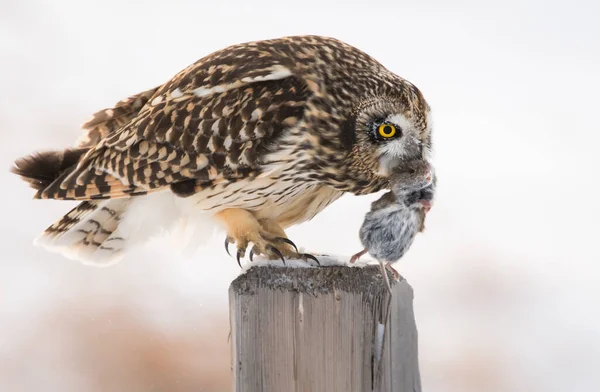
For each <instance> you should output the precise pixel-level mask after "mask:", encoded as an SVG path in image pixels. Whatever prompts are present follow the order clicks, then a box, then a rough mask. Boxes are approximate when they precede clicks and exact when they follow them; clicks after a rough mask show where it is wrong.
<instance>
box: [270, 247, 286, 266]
mask: <svg viewBox="0 0 600 392" xmlns="http://www.w3.org/2000/svg"><path fill="white" fill-rule="evenodd" d="M267 250H269V251H270V252H272V253H274V254H276V255H277V256H279V258H280V259H281V261H282V262H283V265H285V259H284V258H283V254H282V253H281V252H280V251H279V249H277V248H276V247H274V246H273V245H267Z"/></svg>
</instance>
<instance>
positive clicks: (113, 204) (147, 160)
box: [12, 36, 431, 265]
mask: <svg viewBox="0 0 600 392" xmlns="http://www.w3.org/2000/svg"><path fill="white" fill-rule="evenodd" d="M429 116H430V108H429V105H428V104H427V102H426V101H425V99H424V97H423V95H422V93H421V92H420V91H419V90H418V89H417V88H416V87H415V86H414V85H413V84H411V83H409V82H408V81H406V80H405V79H403V78H401V77H399V76H397V75H396V74H394V73H392V72H391V71H389V70H388V69H386V68H385V67H384V66H383V65H381V64H380V63H379V62H377V61H376V60H375V59H374V58H372V57H371V56H369V55H368V54H366V53H364V52H362V51H361V50H359V49H357V48H355V47H353V46H350V45H348V44H346V43H344V42H341V41H339V40H337V39H334V38H328V37H321V36H295V37H284V38H279V39H271V40H263V41H256V42H249V43H243V44H238V45H233V46H230V47H227V48H225V49H222V50H219V51H217V52H214V53H212V54H210V55H208V56H206V57H204V58H202V59H200V60H198V61H197V62H195V63H194V64H191V65H190V66H188V67H187V68H185V69H184V70H182V71H181V72H179V73H178V74H176V75H175V76H174V77H172V78H171V79H170V80H168V81H167V82H165V83H164V84H162V85H160V86H158V87H155V88H153V89H150V90H148V91H145V92H142V93H139V94H137V95H134V96H132V97H130V98H128V99H126V100H124V101H121V102H118V103H117V104H116V105H115V106H114V107H113V108H110V109H105V110H103V111H100V112H98V113H96V114H95V115H94V116H93V117H92V119H91V120H90V121H88V122H87V123H85V124H84V125H83V130H84V134H83V136H82V137H81V138H80V139H79V141H78V143H77V145H76V146H75V147H73V148H67V149H65V150H62V151H46V152H41V153H35V154H32V155H30V156H27V157H24V158H21V159H19V160H17V161H16V162H15V164H14V167H13V169H12V170H13V172H14V173H16V174H18V175H20V176H21V177H22V178H23V179H24V180H25V181H27V182H28V183H29V184H30V185H31V186H32V187H33V188H34V189H35V190H36V191H37V192H36V194H35V198H36V199H59V200H78V201H80V204H79V205H77V206H76V207H75V208H74V209H72V210H71V211H70V212H68V213H67V214H66V215H65V216H64V217H62V218H61V219H60V220H58V221H57V222H56V223H54V224H53V225H51V226H50V227H48V228H47V229H46V231H45V232H44V233H43V234H42V235H41V236H40V237H38V239H37V240H36V242H37V243H38V244H40V245H42V246H44V247H46V248H48V249H51V250H56V251H59V252H61V253H62V254H64V255H66V256H68V257H70V258H74V259H78V260H81V261H83V262H85V263H89V264H94V265H109V264H112V263H114V262H116V261H118V260H120V259H121V258H122V257H123V256H124V254H125V253H126V252H127V251H128V250H130V249H131V248H132V247H133V246H135V245H138V244H140V243H143V242H145V241H147V240H148V239H149V238H151V237H152V236H154V235H157V234H159V233H162V232H164V231H170V230H175V228H176V227H177V226H178V225H180V224H181V223H182V222H184V223H186V224H187V223H197V224H202V225H205V224H206V225H208V226H210V227H212V226H213V225H214V226H216V227H220V228H222V229H223V230H224V231H225V232H226V241H225V243H226V247H227V245H228V244H229V243H234V244H235V245H236V247H237V254H236V255H237V259H238V262H239V260H240V258H241V257H245V255H246V252H247V250H248V248H250V244H252V248H250V249H251V251H252V253H254V254H262V255H264V256H266V257H268V258H271V259H279V258H283V259H285V258H304V259H308V258H311V256H310V255H307V254H299V253H298V250H297V248H296V246H295V244H294V243H293V242H292V241H291V240H290V239H289V238H288V237H287V235H286V233H285V229H287V228H288V227H290V226H293V225H297V224H299V223H301V222H304V221H308V220H310V219H312V218H313V217H314V216H315V215H317V214H318V213H319V212H321V211H323V209H324V208H326V207H327V206H328V205H330V204H331V203H332V202H334V201H335V200H336V199H338V198H339V197H340V196H342V195H343V194H344V193H352V194H356V195H364V194H369V193H372V192H377V191H379V190H381V189H384V188H386V187H388V183H389V177H390V173H392V171H393V169H394V168H396V167H400V166H402V165H403V164H405V163H406V162H410V161H412V160H414V159H417V158H420V157H422V156H427V155H428V154H429V153H430V150H431V126H430V120H429Z"/></svg>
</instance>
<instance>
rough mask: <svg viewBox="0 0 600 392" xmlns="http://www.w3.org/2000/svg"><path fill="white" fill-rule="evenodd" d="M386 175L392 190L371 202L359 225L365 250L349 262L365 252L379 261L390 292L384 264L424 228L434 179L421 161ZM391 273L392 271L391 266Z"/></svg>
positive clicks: (426, 163) (434, 183)
mask: <svg viewBox="0 0 600 392" xmlns="http://www.w3.org/2000/svg"><path fill="white" fill-rule="evenodd" d="M390 177H391V179H390V187H391V188H392V190H391V191H390V192H388V193H386V194H384V195H383V196H382V197H381V198H379V199H378V200H376V201H374V202H373V203H372V204H371V211H369V212H368V213H367V215H366V216H365V219H364V222H363V224H362V226H361V228H360V232H359V236H360V240H361V242H362V244H363V246H364V247H365V249H364V250H362V251H361V252H359V253H357V254H355V255H354V256H352V258H351V259H350V262H351V263H354V262H355V261H356V260H357V259H358V258H360V257H361V256H362V255H363V254H365V253H367V252H368V253H369V254H370V255H372V256H373V257H374V258H375V259H377V260H378V261H379V263H380V265H381V270H382V271H381V272H382V274H383V276H384V278H385V279H386V284H387V286H388V289H389V290H390V291H391V286H390V284H389V281H388V279H387V274H386V272H385V267H387V266H388V265H389V263H394V262H396V261H398V260H399V259H400V258H401V257H402V256H404V254H405V253H406V252H407V251H408V249H409V248H410V246H411V245H412V243H413V241H414V239H415V237H416V235H417V233H419V232H422V231H423V230H424V229H425V216H426V214H427V213H428V212H429V210H430V209H431V204H432V201H433V198H434V195H435V187H436V182H437V179H436V177H435V175H434V173H433V168H432V166H431V165H430V164H429V163H428V162H426V161H423V160H418V161H413V162H409V163H407V164H406V165H405V166H404V167H403V168H402V169H396V170H395V171H394V173H392V175H391V176H390ZM392 272H393V273H394V274H396V272H395V271H394V270H393V269H392Z"/></svg>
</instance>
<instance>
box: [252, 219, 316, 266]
mask: <svg viewBox="0 0 600 392" xmlns="http://www.w3.org/2000/svg"><path fill="white" fill-rule="evenodd" d="M259 223H260V225H261V227H262V228H263V230H264V231H266V232H267V233H269V234H271V235H272V236H273V237H274V238H276V239H277V241H278V242H285V243H286V245H290V246H291V247H293V249H290V247H289V246H286V247H285V248H284V249H281V248H280V250H281V251H282V252H284V251H285V252H288V253H287V254H285V253H284V255H285V256H286V257H288V258H293V259H300V260H304V261H308V260H312V261H314V262H316V263H317V264H319V265H320V263H319V260H318V259H317V258H316V257H315V256H313V255H311V254H308V253H300V252H298V247H297V246H296V244H294V243H293V242H292V241H291V240H290V239H289V238H288V236H287V234H285V231H284V230H283V228H282V227H281V225H280V224H279V223H277V222H276V221H275V220H273V219H268V218H264V219H261V220H259Z"/></svg>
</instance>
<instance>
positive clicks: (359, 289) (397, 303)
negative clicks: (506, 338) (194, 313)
mask: <svg viewBox="0 0 600 392" xmlns="http://www.w3.org/2000/svg"><path fill="white" fill-rule="evenodd" d="M390 278H391V276H390ZM392 283H393V285H392V296H391V298H390V294H389V292H388V290H387V288H386V286H385V283H384V281H383V277H382V276H381V273H380V270H379V267H377V266H368V267H364V268H353V267H346V266H332V267H322V268H282V267H265V266H261V267H254V268H251V269H250V270H248V271H247V272H246V273H244V274H243V275H241V276H240V277H238V278H237V279H236V280H234V281H233V282H232V284H231V287H230V290H229V298H230V322H231V333H232V370H233V377H234V390H235V391H237V392H259V391H261V392H262V391H273V392H279V391H285V392H321V391H323V392H335V391H343V392H351V391H357V392H365V391H381V392H413V391H415V392H420V391H421V381H420V376H419V366H418V355H417V330H416V326H415V320H414V313H413V307H412V302H413V291H412V288H411V287H410V286H409V284H408V283H407V282H406V281H405V280H404V279H403V278H400V279H399V280H398V281H394V280H393V279H392ZM390 300H391V301H390ZM386 319H387V321H386ZM383 325H385V326H386V327H385V328H383ZM382 334H384V335H382Z"/></svg>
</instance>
